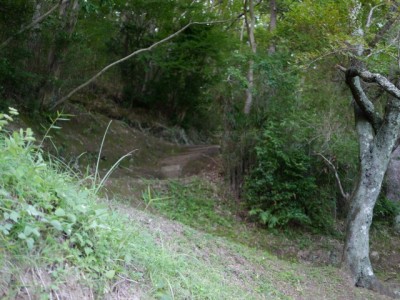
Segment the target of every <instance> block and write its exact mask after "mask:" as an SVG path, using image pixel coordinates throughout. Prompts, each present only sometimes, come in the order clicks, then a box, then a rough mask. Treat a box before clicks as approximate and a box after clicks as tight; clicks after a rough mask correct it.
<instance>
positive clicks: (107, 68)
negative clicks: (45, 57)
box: [50, 20, 230, 110]
mask: <svg viewBox="0 0 400 300" xmlns="http://www.w3.org/2000/svg"><path fill="white" fill-rule="evenodd" d="M228 21H230V20H220V21H211V22H191V23H188V24H187V25H185V26H183V27H182V28H181V29H179V30H178V31H176V32H174V33H173V34H171V35H169V36H167V37H166V38H164V39H162V40H160V41H158V42H156V43H154V44H152V45H151V46H149V47H147V48H142V49H139V50H136V51H134V52H132V53H131V54H129V55H128V56H125V57H123V58H121V59H119V60H117V61H114V62H113V63H111V64H109V65H108V66H106V67H104V68H103V69H102V70H101V71H100V72H98V73H97V74H95V75H94V76H93V77H91V78H90V79H89V80H87V81H86V82H84V83H82V84H81V85H80V86H78V87H76V88H75V89H73V90H72V91H71V92H69V93H68V94H67V95H66V96H64V97H62V98H61V99H60V100H58V101H57V102H56V103H54V105H53V106H52V107H51V108H50V109H51V110H53V109H54V108H56V107H57V106H58V105H60V104H61V103H64V102H65V101H66V100H68V99H69V98H70V97H71V96H72V95H73V94H75V93H76V92H78V91H80V90H81V89H83V88H84V87H86V86H88V85H89V84H90V83H92V82H93V81H95V80H96V79H97V78H98V77H100V76H101V75H103V74H104V73H105V72H106V71H108V70H109V69H111V68H112V67H114V66H116V65H118V64H120V63H122V62H124V61H126V60H128V59H130V58H132V57H134V56H136V55H138V54H140V53H143V52H147V51H151V50H153V49H154V48H156V47H157V46H159V45H161V44H164V43H165V42H168V41H169V40H172V39H173V38H175V37H176V36H178V35H179V34H180V33H182V32H183V31H185V30H186V29H187V28H189V27H190V26H192V25H212V24H219V23H225V22H228Z"/></svg>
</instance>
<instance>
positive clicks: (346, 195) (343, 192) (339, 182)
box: [315, 153, 350, 201]
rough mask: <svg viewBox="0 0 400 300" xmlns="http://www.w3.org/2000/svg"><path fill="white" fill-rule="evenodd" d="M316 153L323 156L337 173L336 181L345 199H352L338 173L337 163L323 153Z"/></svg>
mask: <svg viewBox="0 0 400 300" xmlns="http://www.w3.org/2000/svg"><path fill="white" fill-rule="evenodd" d="M315 154H316V155H319V156H321V157H322V159H323V160H324V161H325V162H326V163H327V164H328V165H329V167H331V169H332V171H333V172H334V173H335V178H336V183H337V185H338V187H339V190H340V194H341V195H342V197H343V199H345V200H346V201H348V200H349V199H350V194H349V193H346V192H345V191H344V189H343V185H342V182H341V181H340V177H339V173H338V171H337V169H336V167H335V165H334V164H333V163H332V162H331V161H330V160H329V159H327V158H326V157H325V156H324V155H322V154H321V153H315Z"/></svg>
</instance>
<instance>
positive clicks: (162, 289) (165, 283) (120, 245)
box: [0, 115, 263, 299]
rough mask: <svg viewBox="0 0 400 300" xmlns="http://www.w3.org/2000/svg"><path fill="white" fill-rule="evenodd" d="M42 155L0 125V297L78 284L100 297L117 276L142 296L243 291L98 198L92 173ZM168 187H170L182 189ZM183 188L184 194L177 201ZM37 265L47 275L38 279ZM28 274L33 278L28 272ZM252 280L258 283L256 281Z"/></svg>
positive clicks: (25, 133)
mask: <svg viewBox="0 0 400 300" xmlns="http://www.w3.org/2000/svg"><path fill="white" fill-rule="evenodd" d="M8 117H10V116H9V115H7V117H6V118H8ZM0 119H1V120H4V117H3V118H2V116H1V115H0ZM10 120H11V117H10ZM43 157H44V153H43V151H42V149H41V148H40V147H38V146H35V138H34V135H33V133H32V131H31V130H30V129H26V130H22V129H21V130H20V131H17V132H14V133H12V134H8V133H6V132H4V131H1V133H0V173H1V177H0V245H1V247H0V298H1V299H15V298H18V297H20V298H21V297H22V298H28V299H29V298H34V299H36V298H38V299H39V298H40V299H49V298H50V299H52V298H59V296H58V295H59V293H61V291H60V290H62V289H64V290H65V289H67V290H79V289H83V288H87V289H89V290H90V291H91V294H92V295H94V297H95V298H102V297H103V296H104V295H105V294H107V293H113V292H114V291H115V289H116V286H117V285H120V284H121V283H128V285H130V286H131V287H132V286H133V287H134V288H133V290H131V291H129V293H131V294H130V295H133V294H134V293H135V292H136V293H139V295H141V296H143V297H146V298H147V299H149V298H156V299H189V298H190V299H235V298H236V299H239V298H240V299H245V298H246V297H247V296H248V292H247V291H245V290H242V289H241V287H239V286H236V285H235V284H234V283H233V282H228V281H227V280H226V278H225V275H224V270H223V269H222V267H221V266H219V267H218V266H212V267H210V266H209V265H208V264H206V263H204V262H201V261H199V260H198V259H195V258H191V257H186V256H183V255H182V254H179V253H174V252H173V251H172V252H171V251H170V250H169V249H166V248H165V247H164V246H163V245H162V244H161V245H160V244H159V243H158V242H157V238H156V237H154V236H152V235H151V234H149V233H148V231H146V229H145V228H143V227H142V225H141V224H139V223H138V222H137V223H135V222H134V220H129V219H128V218H127V217H124V216H122V215H121V214H119V213H117V212H115V211H112V210H110V209H109V208H108V207H107V206H105V205H100V204H99V203H98V202H97V199H96V193H95V192H96V190H97V189H98V186H96V185H92V184H90V181H91V180H95V179H94V178H90V177H89V178H85V179H84V180H79V178H77V177H76V176H75V175H73V174H72V173H70V172H68V171H65V168H64V167H63V166H61V165H60V164H59V163H58V162H57V161H51V160H50V161H48V160H45V159H44V158H43ZM63 169H64V170H63ZM88 183H89V184H88ZM176 184H177V183H176ZM171 188H172V189H173V188H174V185H171ZM175 188H176V190H175V191H174V190H172V191H174V193H178V191H180V190H181V189H179V187H177V186H175ZM187 196H191V194H185V195H182V196H181V198H180V201H183V197H187ZM192 196H193V195H192ZM192 200H193V199H192ZM205 200H207V199H200V200H199V201H205ZM196 203H197V204H196ZM193 205H194V206H195V207H196V205H199V202H198V201H197V202H196V201H195V202H194V203H193ZM208 205H209V206H210V209H209V211H211V204H208ZM201 207H202V206H201V205H200V206H199V207H198V209H194V210H193V209H191V211H195V212H196V214H198V216H199V217H200V219H201V218H204V220H206V219H207V218H209V217H210V215H203V212H202V211H201V209H200V208H201ZM208 213H209V212H208ZM208 213H207V212H206V214H208ZM190 217H194V216H193V215H190V216H188V219H189V218H190ZM211 217H212V216H211ZM215 220H216V221H218V222H220V221H221V220H223V219H222V218H221V219H215ZM43 272H44V273H46V274H47V277H46V278H48V279H46V280H42V277H43V276H44V275H40V274H43ZM29 274H31V277H29V276H30V275H29ZM34 274H39V275H38V277H39V278H40V280H37V281H35V280H33V279H32V278H34ZM29 278H30V279H29ZM72 278H74V280H73V279H72ZM221 284H222V285H221ZM251 284H254V287H255V288H258V289H260V288H261V286H262V285H263V283H262V282H257V283H251ZM258 284H259V285H258ZM137 285H139V286H140V287H141V288H140V289H141V290H140V291H137V290H135V288H136V286H137ZM132 293H133V294H132ZM144 294H145V295H144ZM80 297H82V296H80Z"/></svg>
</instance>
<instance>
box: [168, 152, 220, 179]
mask: <svg viewBox="0 0 400 300" xmlns="http://www.w3.org/2000/svg"><path fill="white" fill-rule="evenodd" d="M183 149H184V151H183V152H182V153H181V154H179V155H173V156H169V157H166V158H164V159H162V160H161V161H160V167H161V169H160V170H161V174H162V175H163V176H164V177H166V178H178V177H185V176H191V175H196V174H199V173H201V172H207V171H208V172H210V171H213V170H215V169H216V168H217V167H218V165H219V159H218V155H219V151H220V146H218V145H198V146H187V147H185V148H183Z"/></svg>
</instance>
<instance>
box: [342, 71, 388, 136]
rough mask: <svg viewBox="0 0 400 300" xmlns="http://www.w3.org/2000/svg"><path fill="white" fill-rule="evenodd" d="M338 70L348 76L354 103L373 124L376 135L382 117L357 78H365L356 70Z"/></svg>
mask: <svg viewBox="0 0 400 300" xmlns="http://www.w3.org/2000/svg"><path fill="white" fill-rule="evenodd" d="M338 68H339V69H340V70H341V71H342V72H344V73H345V74H346V83H347V85H348V86H349V87H350V90H351V93H352V95H353V98H354V101H355V102H356V103H357V105H358V106H359V108H360V109H361V111H362V112H363V113H364V114H365V117H366V118H367V120H368V121H369V122H370V123H371V125H372V127H373V129H374V131H375V133H376V132H378V130H379V128H380V127H381V125H382V122H383V120H382V117H381V116H380V115H379V113H378V112H377V111H376V110H375V106H374V104H373V103H372V102H371V101H370V100H369V98H368V96H367V95H366V94H365V92H364V90H363V88H362V86H361V84H360V81H359V80H357V79H356V77H357V76H359V77H360V78H361V79H363V80H364V78H363V77H362V76H360V73H359V72H358V70H357V69H355V68H350V69H346V68H344V67H342V66H338ZM365 72H368V71H365ZM364 81H367V80H364ZM367 82H371V81H367Z"/></svg>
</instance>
